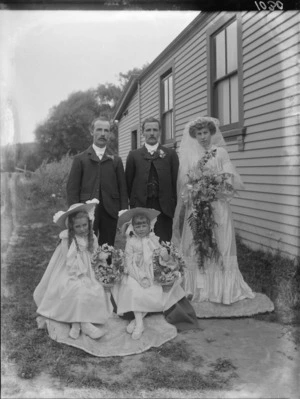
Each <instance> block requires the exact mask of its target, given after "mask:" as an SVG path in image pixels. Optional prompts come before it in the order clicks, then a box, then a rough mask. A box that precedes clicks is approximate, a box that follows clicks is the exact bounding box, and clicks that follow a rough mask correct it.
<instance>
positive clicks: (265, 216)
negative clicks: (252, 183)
mask: <svg viewBox="0 0 300 399" xmlns="http://www.w3.org/2000/svg"><path fill="white" fill-rule="evenodd" d="M237 201H238V200H237V199H235V200H234V201H233V203H232V210H233V211H234V218H235V220H240V219H241V217H242V216H243V215H244V216H249V217H250V218H252V219H253V223H254V222H255V223H257V224H259V225H262V226H263V223H264V221H265V220H267V221H273V222H277V223H280V224H284V225H285V226H287V228H290V226H292V229H291V230H290V231H293V227H299V221H300V220H299V217H297V216H294V215H292V216H290V215H282V214H280V213H278V214H275V215H274V214H273V213H272V212H266V211H264V210H260V209H254V208H246V209H243V207H242V206H239V205H236V204H235V202H237Z"/></svg>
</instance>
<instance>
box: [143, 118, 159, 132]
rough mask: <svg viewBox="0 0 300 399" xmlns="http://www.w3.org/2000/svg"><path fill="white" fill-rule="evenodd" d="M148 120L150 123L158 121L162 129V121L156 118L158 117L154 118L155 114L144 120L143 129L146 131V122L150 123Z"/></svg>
mask: <svg viewBox="0 0 300 399" xmlns="http://www.w3.org/2000/svg"><path fill="white" fill-rule="evenodd" d="M148 122H149V123H152V122H157V123H158V128H159V130H160V129H161V124H160V121H159V120H158V119H156V118H153V116H150V117H149V118H146V119H145V120H144V122H143V124H142V131H144V128H145V124H146V123H148Z"/></svg>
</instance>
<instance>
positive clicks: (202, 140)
mask: <svg viewBox="0 0 300 399" xmlns="http://www.w3.org/2000/svg"><path fill="white" fill-rule="evenodd" d="M195 138H196V140H197V141H198V143H199V144H200V145H202V147H204V148H205V149H208V148H209V147H210V144H211V132H210V130H209V129H208V128H207V127H203V128H202V129H196V133H195Z"/></svg>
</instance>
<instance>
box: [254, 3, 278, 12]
mask: <svg viewBox="0 0 300 399" xmlns="http://www.w3.org/2000/svg"><path fill="white" fill-rule="evenodd" d="M254 3H255V5H256V7H257V9H258V10H259V11H260V10H270V11H274V10H276V8H277V9H278V10H282V9H283V4H282V3H281V1H267V2H266V3H265V2H264V1H255V2H254Z"/></svg>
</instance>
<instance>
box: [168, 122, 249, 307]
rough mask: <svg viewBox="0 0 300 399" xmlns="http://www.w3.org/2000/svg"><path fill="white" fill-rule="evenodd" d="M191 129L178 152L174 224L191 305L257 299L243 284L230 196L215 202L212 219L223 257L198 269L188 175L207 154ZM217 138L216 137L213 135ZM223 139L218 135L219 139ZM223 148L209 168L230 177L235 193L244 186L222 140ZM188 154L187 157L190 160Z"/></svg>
mask: <svg viewBox="0 0 300 399" xmlns="http://www.w3.org/2000/svg"><path fill="white" fill-rule="evenodd" d="M187 130H188V126H187V127H186V129H185V132H184V136H183V140H182V146H181V148H180V150H181V151H180V150H179V156H180V169H179V177H178V187H177V189H178V203H177V208H176V211H175V216H174V222H173V236H172V241H173V242H174V244H175V245H176V246H177V247H178V248H179V249H180V250H181V252H182V254H183V256H184V259H185V262H186V266H187V269H186V272H185V276H184V289H185V291H186V293H187V295H192V302H203V301H210V302H216V303H222V304H226V305H229V304H231V303H234V302H237V301H239V300H241V299H245V298H254V297H255V294H254V293H253V292H252V290H251V288H250V287H249V286H248V285H247V283H246V282H245V281H244V279H243V276H242V274H241V272H240V270H239V267H238V262H237V254H236V241H235V231H234V225H233V218H232V212H231V208H230V201H231V199H232V196H231V195H229V194H228V195H224V196H222V198H221V199H218V200H217V201H214V202H213V203H212V206H213V216H214V219H215V222H216V223H217V226H216V227H215V228H214V236H215V239H216V242H217V245H218V249H219V252H220V254H221V256H220V258H219V260H218V261H213V260H210V259H207V260H206V261H205V263H204V267H203V268H200V267H199V260H198V256H197V254H196V251H195V246H194V241H193V234H192V231H191V228H190V225H189V222H188V217H189V216H190V214H191V211H192V208H191V201H190V200H188V199H187V195H186V191H187V189H186V183H187V176H186V174H187V172H188V170H189V169H190V168H191V167H192V166H194V165H195V164H196V162H197V161H199V160H200V159H201V157H202V156H203V155H204V154H205V150H204V149H203V147H201V145H200V144H199V143H198V142H197V140H196V139H193V138H191V137H189V133H188V131H187ZM214 136H215V135H214ZM212 137H213V136H212ZM218 137H219V138H220V133H219V135H217V134H216V137H214V139H215V142H216V139H218ZM219 143H221V145H220V146H216V145H212V146H211V148H210V149H209V151H213V150H215V149H216V156H215V157H212V158H210V159H209V161H208V162H207V164H206V166H207V167H208V168H209V169H211V170H213V171H214V172H216V173H229V174H230V175H231V178H230V181H229V183H231V184H232V185H233V187H234V189H235V190H238V189H240V188H242V187H243V183H242V181H241V178H240V176H239V174H238V173H237V171H236V170H235V168H234V166H233V165H232V163H231V161H230V158H229V155H228V153H227V151H226V150H225V148H223V146H222V144H223V145H224V144H225V143H224V141H223V138H222V140H219ZM187 154H188V156H187Z"/></svg>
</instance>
